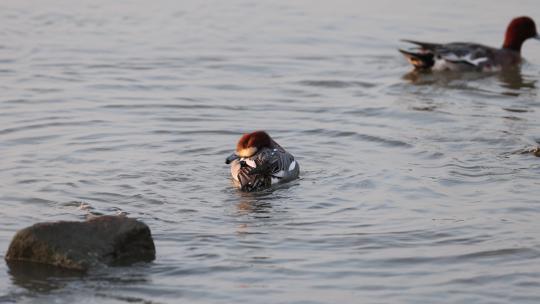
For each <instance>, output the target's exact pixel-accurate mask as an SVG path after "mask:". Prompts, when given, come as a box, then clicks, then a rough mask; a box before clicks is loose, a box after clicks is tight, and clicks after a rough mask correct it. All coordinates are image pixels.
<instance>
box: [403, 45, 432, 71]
mask: <svg viewBox="0 0 540 304" xmlns="http://www.w3.org/2000/svg"><path fill="white" fill-rule="evenodd" d="M399 51H400V52H401V53H402V54H403V55H404V56H405V58H407V60H408V61H409V62H410V63H411V64H412V65H413V66H414V67H415V68H416V69H429V68H431V67H432V66H433V64H435V60H433V54H432V53H427V52H426V53H413V52H410V51H405V50H402V49H399Z"/></svg>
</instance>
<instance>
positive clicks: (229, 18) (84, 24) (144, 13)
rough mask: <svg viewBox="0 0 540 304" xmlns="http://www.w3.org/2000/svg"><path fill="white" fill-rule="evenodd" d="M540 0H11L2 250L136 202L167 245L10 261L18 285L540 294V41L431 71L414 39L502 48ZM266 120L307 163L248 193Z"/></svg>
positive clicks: (538, 10) (0, 286) (88, 292)
mask: <svg viewBox="0 0 540 304" xmlns="http://www.w3.org/2000/svg"><path fill="white" fill-rule="evenodd" d="M523 14H528V15H530V16H532V17H533V18H535V19H536V20H537V21H538V22H540V7H539V6H538V3H537V1H533V0H530V1H520V2H519V3H514V2H512V1H507V2H505V3H494V1H457V2H456V1H453V2H452V1H451V2H445V3H443V2H433V1H424V0H412V1H406V2H405V1H402V2H399V3H395V2H391V1H385V0H382V1H376V2H375V3H374V2H373V1H331V2H330V1H329V2H326V3H318V2H311V1H294V2H291V1H268V2H264V3H262V2H259V1H240V0H238V1H181V2H179V1H151V2H145V1H139V2H133V1H114V2H111V3H110V1H85V2H79V1H78V2H76V3H75V2H73V1H40V2H34V1H14V0H8V1H3V2H2V3H0V20H2V21H1V22H2V27H1V29H0V38H1V39H0V92H1V94H0V201H1V204H2V208H1V209H0V218H1V221H2V225H1V229H0V253H1V254H2V255H4V254H5V250H6V249H7V247H8V245H9V242H10V240H11V237H12V236H13V235H14V233H15V232H16V231H17V230H18V229H21V228H23V227H26V226H28V225H31V224H33V223H35V222H40V221H50V220H83V219H85V218H86V217H87V216H89V215H92V214H119V213H125V214H128V215H129V216H131V217H135V218H138V219H140V220H142V221H144V222H145V223H147V224H148V225H149V226H150V227H151V229H152V233H153V236H154V238H155V242H156V248H157V259H156V260H155V262H153V263H150V264H141V265H135V266H133V267H117V268H105V269H97V270H95V271H92V272H91V273H89V274H88V275H86V276H78V275H65V274H58V273H56V272H55V271H53V270H51V269H41V268H40V269H33V270H28V269H26V270H24V269H22V270H21V269H18V268H12V269H9V268H8V266H7V265H6V264H5V263H0V302H6V303H15V302H16V303H49V302H54V303H73V302H77V303H94V302H99V303H178V302H185V303H359V302H361V303H437V302H438V303H440V302H445V303H538V302H539V301H540V292H539V291H538V290H540V266H539V265H540V235H539V234H538V232H539V231H540V222H539V221H538V219H539V215H540V200H539V197H540V187H539V185H540V182H539V179H538V177H539V176H540V175H539V174H540V162H539V160H540V159H539V158H538V157H535V156H534V155H533V154H532V153H528V152H527V150H530V149H532V148H534V147H536V146H537V145H538V144H539V142H540V122H539V119H538V118H539V116H538V112H539V111H540V100H539V97H538V92H539V85H540V84H539V83H538V79H539V77H540V43H538V42H537V41H528V42H527V43H526V44H525V46H524V52H523V55H524V57H525V58H527V62H526V63H525V64H524V65H523V66H522V68H521V70H520V71H514V72H509V73H504V74H494V75H474V74H473V75H465V76H460V77H455V75H445V76H441V77H438V76H433V75H432V76H429V75H428V76H420V77H419V76H418V75H415V74H410V73H408V72H410V67H409V66H408V64H407V63H406V62H405V60H404V59H403V58H402V57H401V55H400V54H399V53H398V52H397V51H396V49H397V48H398V47H404V46H406V45H405V44H402V43H400V42H399V39H401V38H409V39H410V38H416V39H419V40H431V41H456V40H465V41H478V42H482V43H485V44H489V45H494V46H498V45H500V44H501V43H502V36H503V32H504V29H505V27H506V25H507V23H508V22H509V20H510V19H511V18H512V17H514V16H519V15H523ZM256 129H264V130H267V131H268V132H269V133H270V134H271V135H272V136H273V137H274V138H275V139H276V140H277V141H278V142H279V143H280V144H281V145H282V146H284V147H285V148H287V149H288V150H289V151H290V152H291V153H293V154H294V155H295V156H296V157H297V159H298V160H299V162H300V165H301V168H302V170H303V171H302V174H301V176H302V177H301V179H300V180H298V181H296V182H293V183H291V184H289V185H286V186H283V187H281V188H279V189H276V190H273V191H264V192H262V193H256V194H245V193H239V192H238V191H236V190H235V189H233V188H232V187H231V182H230V178H229V170H228V167H227V166H226V165H225V164H224V159H225V157H226V156H227V155H229V154H230V153H231V151H232V150H233V148H234V145H235V143H236V141H237V140H238V138H239V137H240V135H241V134H242V133H243V132H248V131H252V130H256Z"/></svg>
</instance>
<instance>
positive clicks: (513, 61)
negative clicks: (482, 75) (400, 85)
mask: <svg viewBox="0 0 540 304" xmlns="http://www.w3.org/2000/svg"><path fill="white" fill-rule="evenodd" d="M529 38H534V39H539V40H540V35H538V32H537V31H536V24H535V23H534V21H533V20H532V19H531V18H530V17H527V16H522V17H517V18H514V19H513V20H512V21H511V22H510V24H509V25H508V28H507V29H506V34H505V36H504V42H503V45H502V47H501V48H494V47H490V46H485V45H482V44H477V43H468V42H453V43H445V44H443V43H430V42H421V41H415V40H406V39H405V40H403V41H404V42H408V43H412V44H414V45H416V47H415V48H414V49H412V50H403V49H399V51H400V52H401V53H402V54H403V55H404V56H405V58H406V59H407V60H408V61H409V62H410V63H411V64H412V65H413V66H414V68H415V69H416V70H427V71H457V72H462V71H478V72H495V71H500V70H503V69H507V68H512V67H516V66H518V65H519V64H520V63H521V47H522V45H523V43H524V42H525V41H526V40H527V39H529Z"/></svg>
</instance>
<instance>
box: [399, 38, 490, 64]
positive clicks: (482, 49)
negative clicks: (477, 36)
mask: <svg viewBox="0 0 540 304" xmlns="http://www.w3.org/2000/svg"><path fill="white" fill-rule="evenodd" d="M403 41H406V42H409V43H412V44H415V45H417V46H418V48H414V49H412V50H410V51H406V50H401V49H400V50H399V51H400V52H401V53H402V54H403V55H404V56H405V57H406V58H407V60H408V61H409V62H410V63H411V64H412V65H413V66H414V67H415V68H418V69H434V70H464V69H468V70H471V69H481V68H482V67H483V66H484V65H485V64H486V63H488V62H490V61H492V59H493V57H494V52H495V49H493V48H491V47H487V46H484V45H480V44H474V43H464V42H454V43H447V44H439V43H429V42H420V41H414V40H403Z"/></svg>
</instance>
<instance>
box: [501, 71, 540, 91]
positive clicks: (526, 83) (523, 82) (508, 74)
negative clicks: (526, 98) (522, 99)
mask: <svg viewBox="0 0 540 304" xmlns="http://www.w3.org/2000/svg"><path fill="white" fill-rule="evenodd" d="M498 78H499V81H500V83H501V86H502V87H503V88H507V89H512V90H518V91H519V90H521V89H535V88H536V80H534V79H526V78H525V77H524V76H523V74H522V73H521V69H519V68H516V69H508V70H504V71H502V72H500V73H499V74H498ZM516 93H518V92H516ZM518 95H519V94H518Z"/></svg>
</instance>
